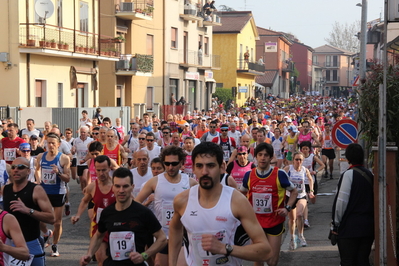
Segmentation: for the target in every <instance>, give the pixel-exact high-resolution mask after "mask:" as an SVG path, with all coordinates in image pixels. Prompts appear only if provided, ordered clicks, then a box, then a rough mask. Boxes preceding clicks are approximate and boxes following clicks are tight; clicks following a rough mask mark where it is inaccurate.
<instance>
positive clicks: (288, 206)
mask: <svg viewBox="0 0 399 266" xmlns="http://www.w3.org/2000/svg"><path fill="white" fill-rule="evenodd" d="M284 208H286V209H287V211H288V212H290V211H291V210H292V207H291V206H290V205H285V207H284Z"/></svg>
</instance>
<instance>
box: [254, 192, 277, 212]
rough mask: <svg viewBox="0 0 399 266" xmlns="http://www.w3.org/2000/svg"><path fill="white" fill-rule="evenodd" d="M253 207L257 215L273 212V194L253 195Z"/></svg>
mask: <svg viewBox="0 0 399 266" xmlns="http://www.w3.org/2000/svg"><path fill="white" fill-rule="evenodd" d="M252 206H253V209H254V211H255V213H258V214H266V213H272V212H273V205H272V194H271V193H252Z"/></svg>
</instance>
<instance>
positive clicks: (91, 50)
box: [89, 46, 94, 54]
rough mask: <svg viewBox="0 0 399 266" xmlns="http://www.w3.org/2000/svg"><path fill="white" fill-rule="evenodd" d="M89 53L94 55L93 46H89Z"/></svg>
mask: <svg viewBox="0 0 399 266" xmlns="http://www.w3.org/2000/svg"><path fill="white" fill-rule="evenodd" d="M89 53H91V54H94V46H91V47H90V48H89Z"/></svg>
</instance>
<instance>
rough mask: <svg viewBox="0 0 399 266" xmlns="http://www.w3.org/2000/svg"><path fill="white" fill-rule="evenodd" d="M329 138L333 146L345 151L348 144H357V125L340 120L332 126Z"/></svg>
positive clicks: (349, 121) (348, 120)
mask: <svg viewBox="0 0 399 266" xmlns="http://www.w3.org/2000/svg"><path fill="white" fill-rule="evenodd" d="M331 136H332V139H333V142H334V143H335V145H337V146H338V147H340V148H342V149H346V147H348V145H349V144H351V143H356V142H357V137H358V131H357V123H356V122H355V121H353V120H350V119H343V120H340V121H338V122H337V123H335V125H334V126H333V128H332V130H331Z"/></svg>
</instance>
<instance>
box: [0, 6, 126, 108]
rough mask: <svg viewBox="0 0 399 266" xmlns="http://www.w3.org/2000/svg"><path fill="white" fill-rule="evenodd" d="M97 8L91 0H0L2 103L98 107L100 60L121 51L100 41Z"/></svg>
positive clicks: (24, 105)
mask: <svg viewBox="0 0 399 266" xmlns="http://www.w3.org/2000/svg"><path fill="white" fill-rule="evenodd" d="M99 8H100V6H99V2H98V1H93V0H90V1H89V0H87V1H67V0H57V1H51V0H40V1H39V0H26V1H1V2H0V20H1V21H2V25H3V26H2V27H1V28H0V34H1V36H4V37H5V38H4V39H3V41H2V42H1V43H0V62H3V64H4V66H5V67H4V68H1V69H0V79H1V80H2V84H3V85H0V88H1V91H2V97H1V98H0V105H10V106H21V107H83V106H98V105H99V93H98V91H99V84H98V76H99V67H98V62H99V61H117V60H118V57H117V53H118V52H119V47H117V46H115V45H113V44H104V43H102V42H101V39H104V38H108V37H107V36H103V35H100V31H99V28H100V27H99V24H100V16H99V12H100V11H99ZM104 49H112V50H113V51H114V53H113V54H112V55H110V54H107V55H106V54H102V53H101V51H102V50H104Z"/></svg>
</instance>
